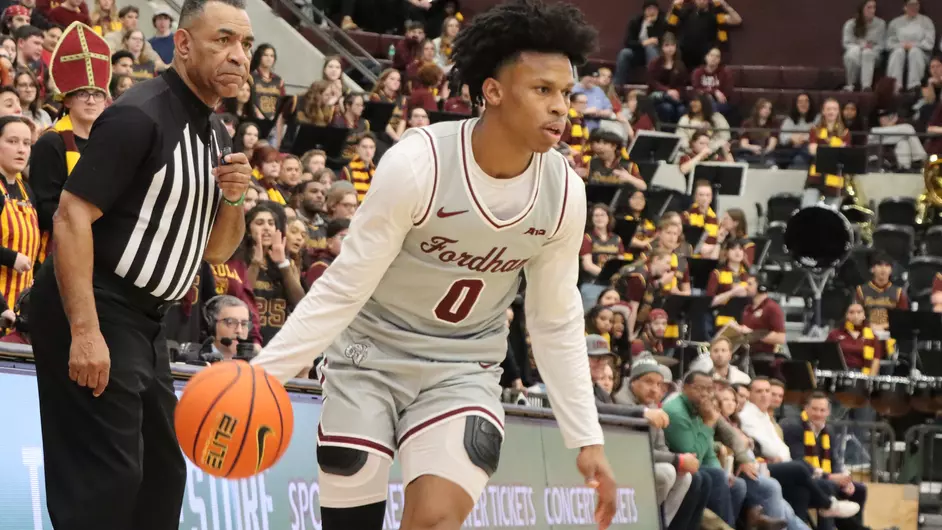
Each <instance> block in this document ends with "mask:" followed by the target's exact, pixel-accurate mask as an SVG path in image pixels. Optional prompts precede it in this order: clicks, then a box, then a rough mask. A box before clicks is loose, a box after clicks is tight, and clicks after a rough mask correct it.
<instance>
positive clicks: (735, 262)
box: [706, 239, 749, 330]
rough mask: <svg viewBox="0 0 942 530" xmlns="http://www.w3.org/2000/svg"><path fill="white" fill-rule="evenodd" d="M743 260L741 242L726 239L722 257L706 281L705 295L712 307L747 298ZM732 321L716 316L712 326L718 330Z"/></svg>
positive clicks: (732, 318) (745, 270)
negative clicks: (710, 300)
mask: <svg viewBox="0 0 942 530" xmlns="http://www.w3.org/2000/svg"><path fill="white" fill-rule="evenodd" d="M745 259H746V252H745V249H744V248H743V242H742V241H739V240H738V239H728V240H727V241H726V243H725V244H724V245H723V256H721V259H720V262H719V264H718V265H717V267H716V268H715V269H713V271H712V272H711V273H710V279H709V280H708V281H707V288H706V295H707V296H712V297H713V302H712V303H711V306H712V307H720V306H724V305H726V303H727V302H729V300H730V298H741V297H745V296H747V293H746V279H747V278H748V277H749V268H748V267H747V266H746V264H745ZM733 320H735V318H734V317H731V316H725V315H717V316H716V320H715V322H714V324H715V325H716V329H717V330H719V329H721V328H722V327H723V326H725V325H726V324H728V323H730V322H731V321H733Z"/></svg>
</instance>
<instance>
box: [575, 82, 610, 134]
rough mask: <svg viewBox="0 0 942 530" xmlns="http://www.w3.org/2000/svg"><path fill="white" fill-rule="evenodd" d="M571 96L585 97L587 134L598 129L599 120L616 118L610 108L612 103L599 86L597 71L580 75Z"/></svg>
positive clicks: (584, 114) (584, 112)
mask: <svg viewBox="0 0 942 530" xmlns="http://www.w3.org/2000/svg"><path fill="white" fill-rule="evenodd" d="M572 92H573V94H579V93H582V94H585V95H586V105H587V106H586V109H585V110H584V111H583V113H582V114H583V116H584V117H585V126H586V128H588V130H589V132H592V131H594V130H595V129H597V128H598V127H599V123H600V121H599V120H602V119H606V120H614V119H616V118H617V117H618V115H617V114H615V110H614V109H613V108H612V102H611V101H610V100H609V99H608V94H606V93H605V91H604V90H602V88H601V87H600V86H599V74H598V71H591V70H587V71H586V73H584V74H583V75H582V78H581V79H580V80H579V83H578V84H576V86H575V87H573V89H572Z"/></svg>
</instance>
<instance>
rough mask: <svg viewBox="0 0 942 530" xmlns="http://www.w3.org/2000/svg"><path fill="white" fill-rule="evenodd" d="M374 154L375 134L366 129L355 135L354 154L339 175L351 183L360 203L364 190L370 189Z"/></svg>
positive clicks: (374, 168) (364, 193) (364, 194)
mask: <svg viewBox="0 0 942 530" xmlns="http://www.w3.org/2000/svg"><path fill="white" fill-rule="evenodd" d="M374 155H376V136H374V135H373V133H371V132H369V131H366V132H364V133H362V134H360V135H359V136H358V137H357V141H356V156H354V157H353V160H351V161H350V163H349V164H347V165H346V166H344V168H343V171H342V172H341V175H340V177H341V178H342V179H343V180H346V181H347V182H349V183H351V184H353V187H354V189H355V190H356V192H357V202H358V203H362V202H363V198H364V197H366V192H367V191H369V189H370V183H371V182H372V181H373V174H374V173H376V164H374V163H373V157H374Z"/></svg>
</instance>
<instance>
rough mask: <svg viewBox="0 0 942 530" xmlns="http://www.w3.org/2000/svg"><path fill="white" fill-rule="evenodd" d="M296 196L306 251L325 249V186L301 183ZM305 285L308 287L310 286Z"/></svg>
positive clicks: (315, 182) (312, 182) (322, 184)
mask: <svg viewBox="0 0 942 530" xmlns="http://www.w3.org/2000/svg"><path fill="white" fill-rule="evenodd" d="M296 195H298V196H299V200H298V202H297V204H298V208H297V213H298V219H300V220H301V221H302V222H303V223H304V227H305V228H306V230H307V237H306V238H305V241H306V243H307V246H308V249H309V250H311V251H316V250H320V249H323V248H326V247H327V235H326V231H327V217H326V215H327V211H326V205H325V200H326V198H327V186H325V185H324V183H323V182H320V181H319V180H316V179H311V180H309V181H307V182H302V183H301V184H300V185H299V186H298V189H297V193H296ZM307 285H308V286H310V284H307Z"/></svg>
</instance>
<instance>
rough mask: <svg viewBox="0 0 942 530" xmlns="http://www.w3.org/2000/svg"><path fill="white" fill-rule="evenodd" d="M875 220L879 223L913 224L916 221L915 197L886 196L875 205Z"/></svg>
mask: <svg viewBox="0 0 942 530" xmlns="http://www.w3.org/2000/svg"><path fill="white" fill-rule="evenodd" d="M877 222H878V223H880V224H881V225H884V224H890V225H900V226H913V225H914V224H915V222H916V199H914V198H912V197H887V198H885V199H883V200H882V201H880V205H879V206H877Z"/></svg>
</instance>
